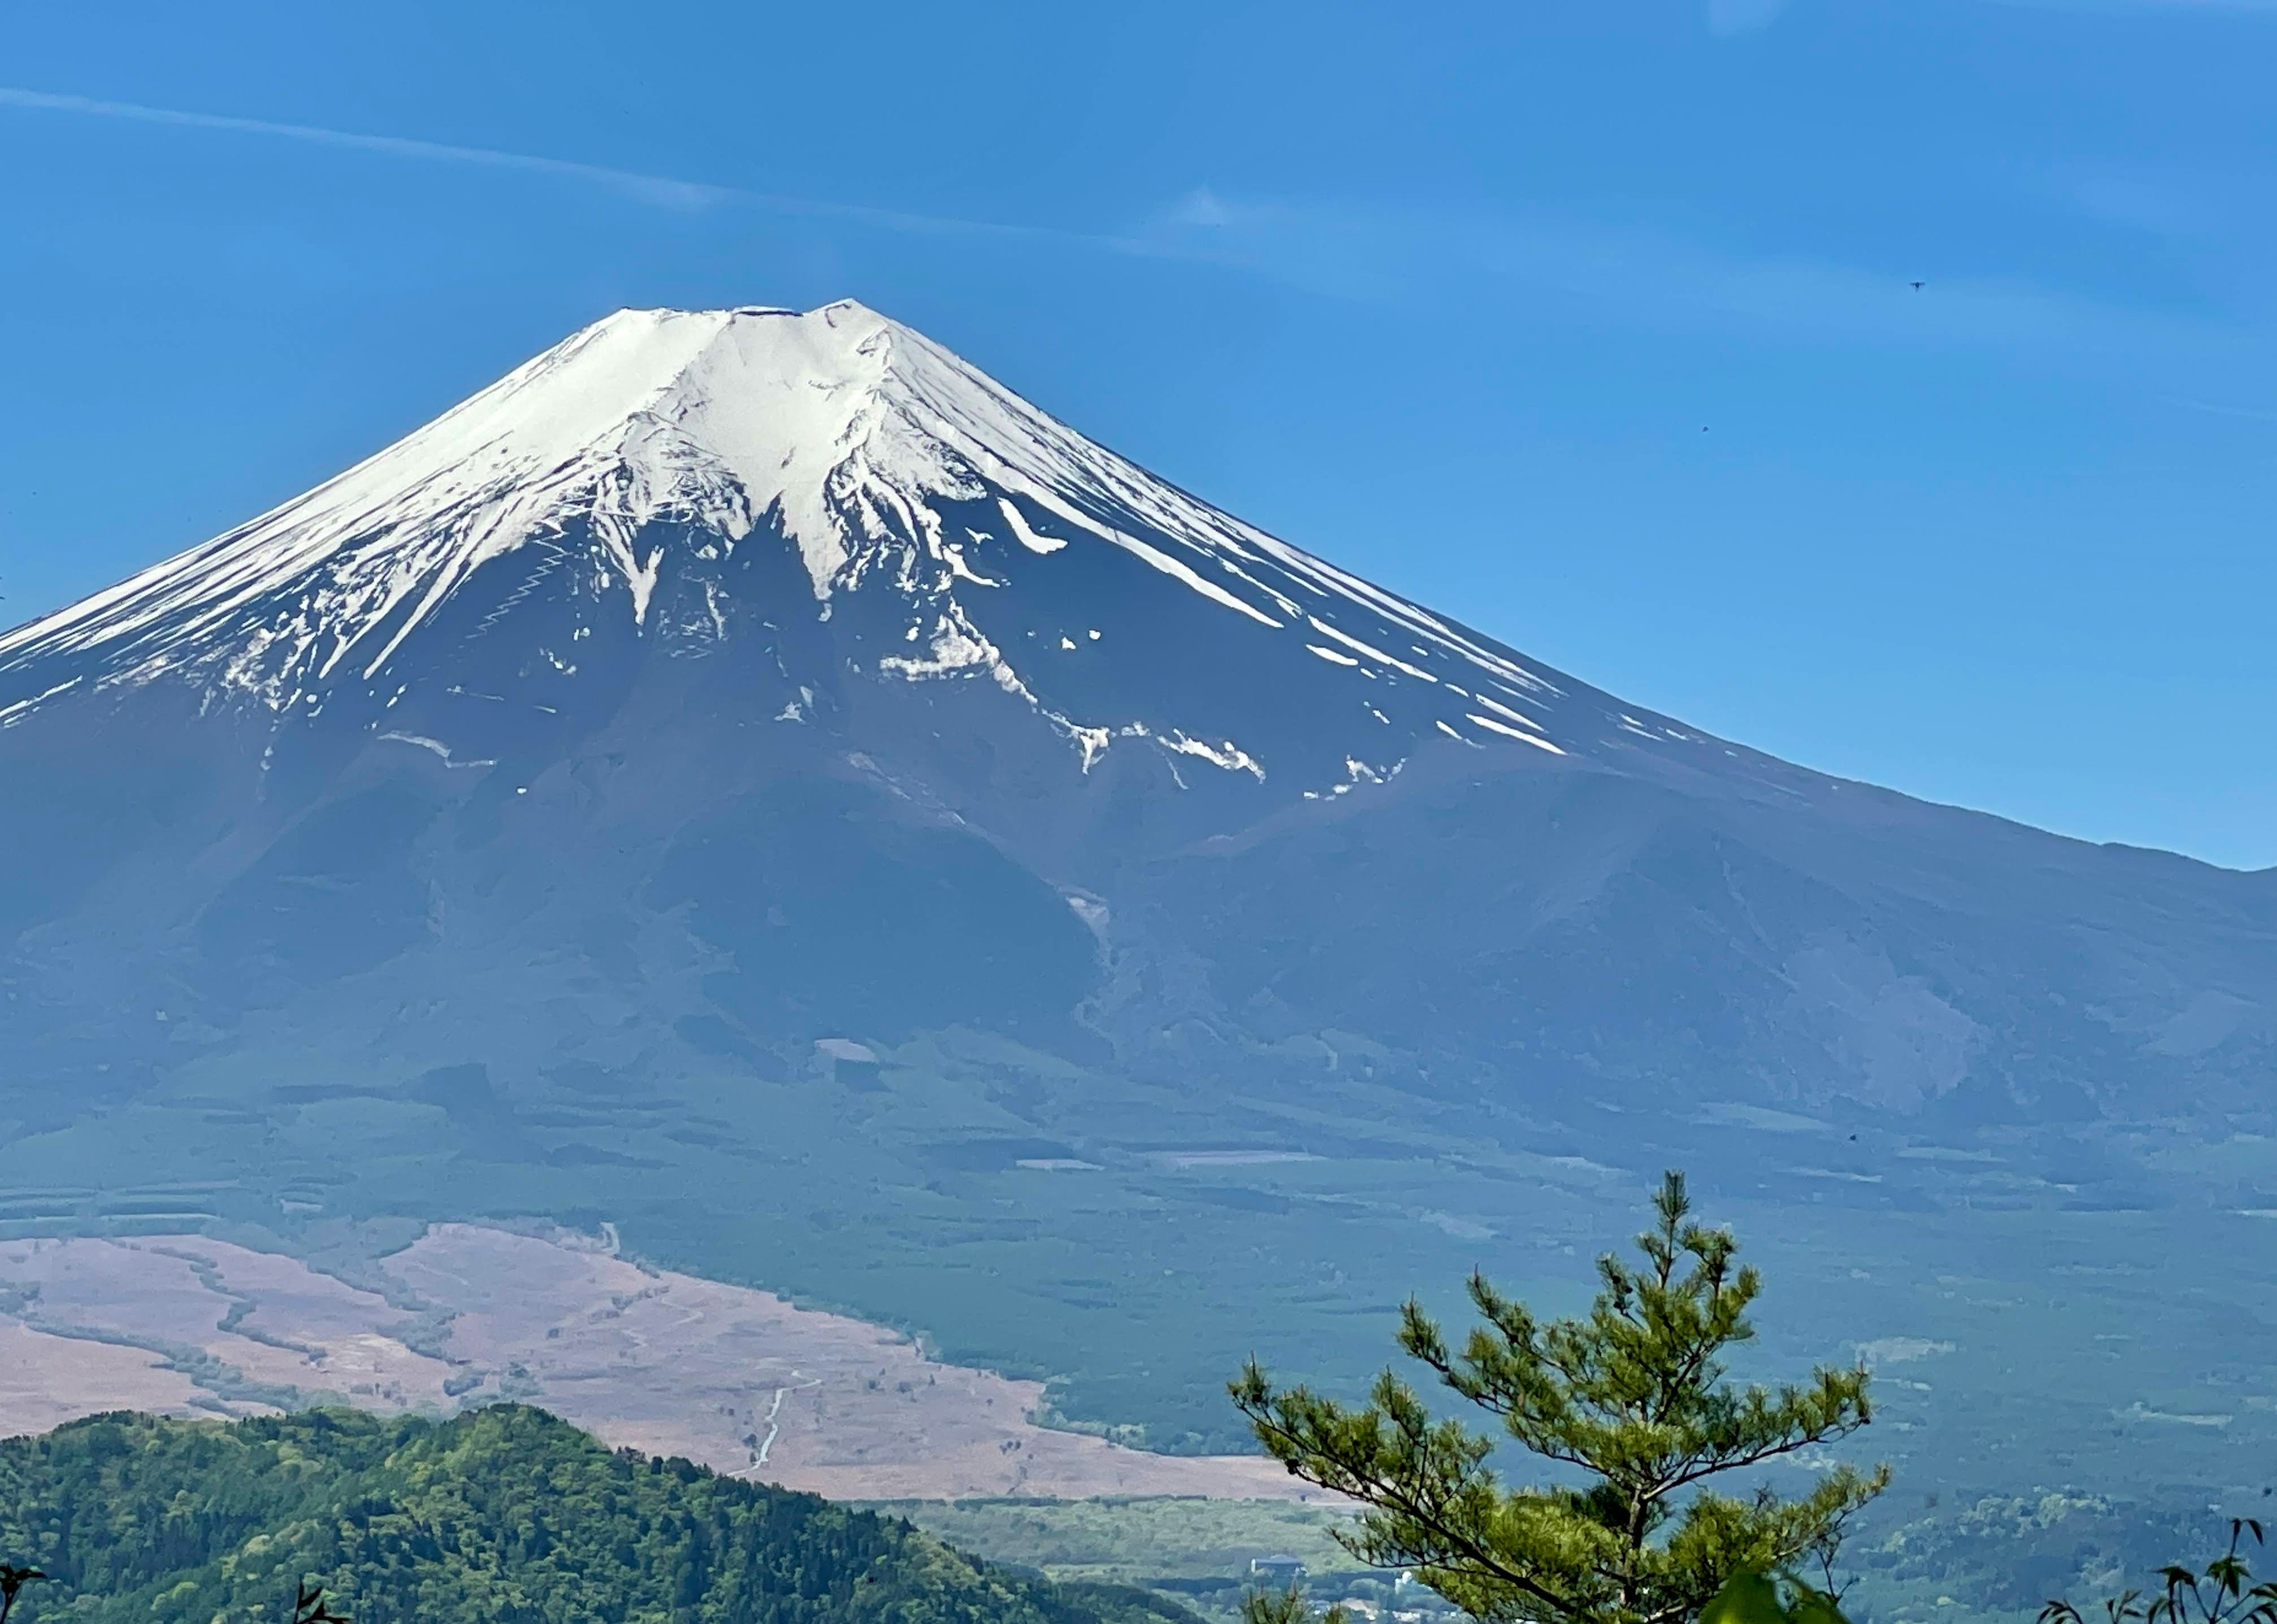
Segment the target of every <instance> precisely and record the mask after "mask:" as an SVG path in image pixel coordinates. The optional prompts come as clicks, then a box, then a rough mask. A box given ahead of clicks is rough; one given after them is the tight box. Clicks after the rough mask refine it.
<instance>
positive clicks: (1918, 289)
mask: <svg viewBox="0 0 2277 1624" xmlns="http://www.w3.org/2000/svg"><path fill="white" fill-rule="evenodd" d="M1927 286H1929V284H1928V283H1926V282H1915V284H1913V290H1914V292H1915V293H1917V294H1918V293H1919V292H1921V290H1922V289H1923V288H1924V287H1927Z"/></svg>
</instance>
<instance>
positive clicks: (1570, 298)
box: [1149, 190, 2240, 355]
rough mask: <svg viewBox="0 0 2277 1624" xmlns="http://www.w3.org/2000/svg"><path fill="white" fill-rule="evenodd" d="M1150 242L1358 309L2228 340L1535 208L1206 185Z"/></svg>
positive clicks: (2183, 316) (2133, 309) (1851, 335)
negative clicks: (1327, 197)
mask: <svg viewBox="0 0 2277 1624" xmlns="http://www.w3.org/2000/svg"><path fill="white" fill-rule="evenodd" d="M1149 232H1150V233H1151V234H1153V235H1154V236H1155V237H1156V238H1157V239H1158V240H1161V241H1162V242H1163V243H1165V245H1177V246H1181V247H1184V248H1189V249H1192V250H1199V248H1201V247H1202V246H1203V245H1207V246H1208V248H1210V249H1211V250H1212V252H1211V257H1212V258H1214V259H1215V260H1216V261H1217V262H1218V263H1225V264H1230V265H1235V266H1238V267H1240V268H1242V269H1244V270H1246V271H1251V272H1253V274H1256V275H1259V276H1263V277H1268V278H1272V279H1274V280H1276V281H1280V282H1283V283H1286V284H1288V285H1290V286H1295V287H1298V288H1302V289H1304V290H1305V291H1307V292H1310V293H1313V294H1320V295H1323V296H1326V297H1329V298H1337V299H1348V300H1352V301H1358V302H1386V301H1413V300H1414V299H1416V298H1418V297H1420V296H1424V295H1426V294H1429V295H1434V296H1443V297H1447V298H1451V299H1454V300H1458V301H1459V300H1462V299H1466V298H1479V297H1488V298H1492V299H1495V300H1497V301H1499V300H1507V299H1509V298H1510V297H1512V296H1513V295H1515V294H1519V293H1520V292H1521V291H1523V292H1524V293H1525V294H1527V296H1528V297H1529V298H1530V300H1531V301H1532V302H1531V303H1530V305H1529V308H1530V309H1535V310H1536V311H1537V313H1540V314H1542V318H1543V319H1555V318H1554V317H1551V316H1548V315H1547V314H1546V313H1547V312H1549V311H1550V310H1555V309H1560V308H1565V309H1592V308H1593V309H1596V310H1598V311H1601V312H1613V313H1617V315H1618V319H1620V320H1621V321H1624V322H1626V323H1633V324H1649V325H1655V326H1662V327H1666V328H1672V329H1681V330H1698V329H1702V328H1725V329H1732V328H1738V329H1745V330H1753V331H1755V332H1762V333H1765V334H1769V335H1772V336H1776V337H1778V338H1781V339H1788V340H1800V341H1805V342H1836V343H1862V344H1870V345H1898V346H1901V347H1918V346H1921V345H1923V344H1932V345H1936V344H1956V345H1963V346H1968V347H1991V348H2019V347H2028V348H2036V349H2039V350H2042V351H2049V350H2056V351H2064V352H2070V353H2080V352H2085V351H2114V350H2115V351H2126V352H2128V353H2133V354H2136V355H2142V354H2152V353H2156V354H2165V355H2177V354H2182V353H2198V352H2204V351H2207V350H2210V349H2212V348H2215V347H2219V346H2220V345H2222V344H2225V343H2235V341H2236V340H2237V339H2238V338H2239V337H2240V334H2239V333H2238V332H2236V331H2235V328H2233V327H2227V326H2224V325H2223V324H2221V323H2220V321H2219V318H2213V317H2209V316H2206V315H2205V314H2203V313H2195V312H2184V311H2176V310H2171V309H2157V308H2144V307H2139V306H2133V305H2128V304H2121V303H2113V302H2110V301H2105V300H2103V299H2099V298H2098V297H2096V296H2094V295H2092V294H2083V293H2079V292H2075V291H2072V290H2068V289H2062V288H2056V287H2049V286H2037V285H2034V284H2031V283H2029V282H2025V281H2021V280H2016V279H2011V278H1994V277H1986V276H1969V275H1963V274H1959V273H1954V272H1946V273H1943V274H1936V275H1934V279H1932V280H1930V281H1929V282H1928V283H1927V285H1926V286H1924V287H1923V288H1920V289H1916V288H1915V287H1914V286H1913V281H1914V279H1915V276H1916V274H1917V271H1918V268H1917V267H1914V266H1897V267H1889V268H1885V269H1879V270H1877V269H1875V268H1872V267H1869V266H1862V265H1856V264H1850V263H1841V262H1839V261H1835V260H1831V259H1827V258H1824V257H1819V256H1816V255H1809V254H1808V253H1798V254H1793V255H1755V254H1747V253H1741V252H1735V251H1733V250H1732V249H1731V248H1727V247H1725V246H1723V245H1719V244H1717V243H1714V242H1710V241H1708V240H1703V239H1702V238H1699V237H1697V236H1694V235H1690V234H1687V233H1682V232H1676V231H1670V230H1667V229H1664V228H1660V227H1656V226H1654V225H1649V224H1646V223H1641V222H1633V223H1627V224H1609V223H1606V222H1603V221H1598V220H1591V219H1587V218H1580V217H1572V216H1563V215H1556V214H1550V213H1544V212H1531V211H1522V210H1521V211H1511V212H1506V213H1481V212H1467V211H1447V210H1408V209H1397V208H1383V207H1374V206H1367V205H1355V204H1350V203H1340V202H1327V201H1322V202H1248V201H1245V200H1242V199H1238V198H1232V197H1228V196H1225V195H1223V194H1219V193H1215V192H1211V191H1207V190H1203V191H1199V192H1196V193H1193V194H1190V195H1189V196H1187V197H1186V198H1184V199H1182V200H1180V201H1179V202H1177V203H1175V204H1173V205H1171V206H1170V207H1169V208H1167V209H1165V210H1163V211H1162V212H1161V214H1160V215H1158V216H1157V217H1156V219H1155V221H1154V224H1153V225H1151V226H1150V227H1149ZM1188 256H1189V257H1197V258H1198V257H1201V255H1200V254H1199V251H1195V252H1192V253H1190V254H1189V255H1188Z"/></svg>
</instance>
